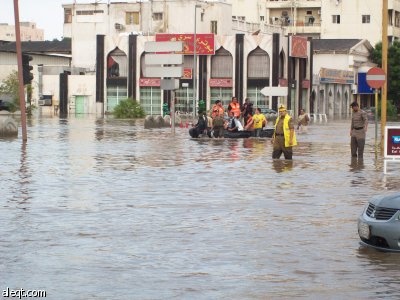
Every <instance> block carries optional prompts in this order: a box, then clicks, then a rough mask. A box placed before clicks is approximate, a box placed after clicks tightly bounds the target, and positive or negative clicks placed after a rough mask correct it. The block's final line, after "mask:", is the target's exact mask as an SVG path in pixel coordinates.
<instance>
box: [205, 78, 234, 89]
mask: <svg viewBox="0 0 400 300" xmlns="http://www.w3.org/2000/svg"><path fill="white" fill-rule="evenodd" d="M232 86H233V85H232V79H231V78H210V87H232Z"/></svg>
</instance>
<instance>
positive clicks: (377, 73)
mask: <svg viewBox="0 0 400 300" xmlns="http://www.w3.org/2000/svg"><path fill="white" fill-rule="evenodd" d="M366 79H367V84H368V85H369V86H370V87H371V88H373V89H379V88H381V87H382V86H383V85H384V84H385V82H386V74H385V71H383V69H381V68H376V67H375V68H371V69H369V70H368V72H367V78H366Z"/></svg>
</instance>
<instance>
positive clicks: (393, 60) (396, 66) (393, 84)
mask: <svg viewBox="0 0 400 300" xmlns="http://www.w3.org/2000/svg"><path fill="white" fill-rule="evenodd" d="M370 59H371V61H373V62H374V63H376V64H377V65H378V66H382V43H381V42H379V43H378V44H376V45H375V48H374V49H373V50H372V51H371V53H370ZM387 65H388V71H387V73H388V74H387V76H386V77H387V78H386V82H387V98H388V100H390V101H392V102H393V104H394V105H395V106H397V107H398V108H399V107H400V42H399V41H394V42H393V43H392V44H391V45H390V46H389V47H388V62H387Z"/></svg>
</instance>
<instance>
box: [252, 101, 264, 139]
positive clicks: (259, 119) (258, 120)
mask: <svg viewBox="0 0 400 300" xmlns="http://www.w3.org/2000/svg"><path fill="white" fill-rule="evenodd" d="M253 123H254V136H255V137H259V136H260V135H261V131H262V129H263V127H264V126H265V125H267V119H266V118H265V116H264V115H263V114H262V113H261V109H260V108H258V107H257V108H256V111H255V114H254V116H253Z"/></svg>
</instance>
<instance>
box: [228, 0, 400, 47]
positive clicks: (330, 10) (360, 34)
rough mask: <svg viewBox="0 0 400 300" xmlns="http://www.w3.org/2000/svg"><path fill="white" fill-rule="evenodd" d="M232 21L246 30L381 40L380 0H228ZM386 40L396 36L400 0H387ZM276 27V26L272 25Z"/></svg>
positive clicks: (399, 36)
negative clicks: (277, 30) (272, 30)
mask: <svg viewBox="0 0 400 300" xmlns="http://www.w3.org/2000/svg"><path fill="white" fill-rule="evenodd" d="M229 2H230V3H232V18H233V21H234V23H240V25H241V26H239V25H238V26H237V27H238V28H242V29H243V28H247V29H248V30H249V31H256V30H257V29H260V30H261V31H262V32H271V28H276V27H278V28H281V29H282V30H283V31H284V32H285V34H288V33H293V34H298V35H305V36H309V37H313V38H317V39H318V38H321V39H368V40H369V41H370V43H371V45H375V44H376V43H377V42H379V41H381V40H382V1H381V0H368V1H345V0H245V1H244V0H230V1H229ZM387 18H388V40H389V41H393V40H396V39H399V38H400V0H388V11H387ZM275 30H276V29H275Z"/></svg>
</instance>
